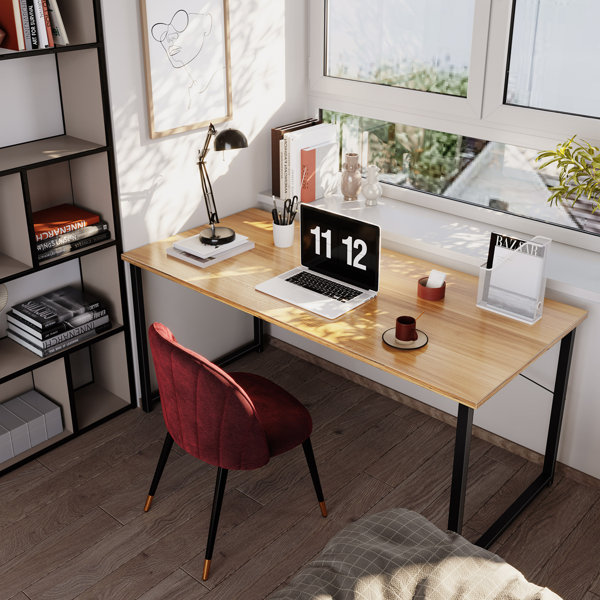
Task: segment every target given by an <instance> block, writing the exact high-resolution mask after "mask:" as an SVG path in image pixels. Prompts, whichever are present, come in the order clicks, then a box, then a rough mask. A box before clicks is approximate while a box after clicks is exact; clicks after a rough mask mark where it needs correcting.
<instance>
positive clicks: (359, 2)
mask: <svg viewBox="0 0 600 600" xmlns="http://www.w3.org/2000/svg"><path fill="white" fill-rule="evenodd" d="M474 3H475V0H452V1H451V2H449V1H448V0H371V1H370V2H364V0H328V1H327V4H326V23H327V46H326V47H327V58H326V68H325V74H326V75H329V76H331V77H339V78H343V79H352V80H357V81H366V82H372V83H380V84H384V85H391V86H398V87H403V88H409V89H414V90H422V91H428V92H438V93H442V94H449V95H453V96H462V97H466V95H467V83H468V73H469V59H470V52H471V36H472V28H473V13H474Z"/></svg>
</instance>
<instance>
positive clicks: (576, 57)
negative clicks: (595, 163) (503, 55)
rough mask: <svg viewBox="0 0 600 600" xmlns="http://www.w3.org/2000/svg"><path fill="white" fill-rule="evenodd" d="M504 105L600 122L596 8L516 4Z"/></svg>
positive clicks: (585, 0)
mask: <svg viewBox="0 0 600 600" xmlns="http://www.w3.org/2000/svg"><path fill="white" fill-rule="evenodd" d="M513 11H514V13H513V27H512V35H511V45H510V60H509V69H508V80H507V85H506V97H505V100H504V101H505V103H506V104H512V105H517V106H525V107H531V108H541V109H546V110H552V111H558V112H565V113H572V114H578V115H584V116H592V117H600V77H598V76H597V73H598V56H599V55H600V36H598V24H599V23H600V2H598V0H554V1H551V2H549V1H548V0H515V1H514V4H513Z"/></svg>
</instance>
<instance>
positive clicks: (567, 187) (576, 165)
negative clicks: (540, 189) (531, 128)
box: [536, 135, 600, 214]
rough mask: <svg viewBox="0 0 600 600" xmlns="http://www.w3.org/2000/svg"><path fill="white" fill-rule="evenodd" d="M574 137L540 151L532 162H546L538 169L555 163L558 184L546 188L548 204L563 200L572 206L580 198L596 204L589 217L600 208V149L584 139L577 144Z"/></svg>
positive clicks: (558, 202)
mask: <svg viewBox="0 0 600 600" xmlns="http://www.w3.org/2000/svg"><path fill="white" fill-rule="evenodd" d="M576 137H577V136H575V135H574V136H573V137H571V138H569V139H568V140H567V141H566V142H563V143H562V144H558V146H556V150H548V151H546V152H540V154H538V156H537V158H536V161H541V160H545V161H546V162H544V164H542V165H541V166H540V170H541V169H544V168H545V167H547V166H548V165H552V164H555V163H556V166H557V168H558V185H555V186H552V187H550V188H549V189H550V191H551V192H552V195H551V196H550V197H549V198H548V202H549V203H550V204H560V203H561V202H562V201H563V200H565V199H566V198H570V199H572V202H573V204H575V202H577V200H579V199H580V198H581V197H582V196H583V197H584V198H587V199H588V200H589V201H590V202H593V203H595V204H596V206H595V207H594V210H593V211H592V214H593V213H595V212H596V210H597V209H598V207H600V149H599V148H597V147H596V146H592V145H591V144H590V143H589V142H586V141H585V140H582V141H583V143H582V144H580V143H579V142H578V141H575V138H576ZM547 159H548V160H547Z"/></svg>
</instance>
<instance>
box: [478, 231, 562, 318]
mask: <svg viewBox="0 0 600 600" xmlns="http://www.w3.org/2000/svg"><path fill="white" fill-rule="evenodd" d="M551 242H552V240H550V239H549V238H546V237H542V236H536V237H534V238H532V239H531V240H529V241H527V242H525V243H523V244H522V245H521V246H519V247H518V248H515V249H509V248H497V249H496V256H495V258H494V264H493V266H492V267H491V268H488V267H487V263H486V264H483V265H481V267H480V268H479V285H478V289H477V306H479V307H480V308H483V309H485V310H489V311H492V312H495V313H498V314H501V315H504V316H506V317H510V318H511V319H516V320H518V321H522V322H524V323H528V324H533V323H535V322H536V321H538V320H539V319H541V317H542V312H543V309H544V294H545V291H546V262H547V257H548V252H549V250H550V244H551Z"/></svg>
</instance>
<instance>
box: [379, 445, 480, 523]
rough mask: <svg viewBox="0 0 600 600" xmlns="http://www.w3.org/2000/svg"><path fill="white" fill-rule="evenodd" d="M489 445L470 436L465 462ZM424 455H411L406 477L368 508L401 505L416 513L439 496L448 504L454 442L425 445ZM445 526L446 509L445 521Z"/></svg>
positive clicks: (471, 462)
mask: <svg viewBox="0 0 600 600" xmlns="http://www.w3.org/2000/svg"><path fill="white" fill-rule="evenodd" d="M488 449H489V444H487V443H486V442H483V441H482V440H477V439H474V440H473V441H472V442H471V453H470V455H469V464H470V465H472V464H474V463H475V462H477V461H478V460H479V458H481V456H483V455H484V454H485V452H487V450H488ZM425 452H426V453H427V459H426V460H425V461H423V460H422V458H423V453H422V452H421V453H418V454H417V455H415V466H414V468H411V469H410V470H409V471H408V472H407V473H406V478H405V479H403V480H402V481H400V483H398V484H397V485H395V486H394V489H393V491H392V492H390V493H389V494H388V495H387V496H386V497H385V498H383V500H381V501H380V502H378V503H377V504H376V505H375V506H374V507H373V509H372V510H371V511H370V512H371V513H373V512H380V511H383V510H387V509H388V508H394V507H398V506H402V507H404V508H408V509H410V510H414V511H415V512H418V513H425V512H426V510H427V507H428V506H430V505H431V504H433V503H434V502H436V500H438V499H442V501H443V502H445V503H446V507H447V506H448V503H449V500H450V495H449V493H448V491H447V490H448V486H449V484H450V481H451V478H452V459H453V456H454V442H453V441H448V442H447V443H446V445H445V446H443V447H442V448H441V449H439V450H437V451H435V452H432V451H431V450H430V449H428V448H427V449H426V450H425ZM446 526H447V513H446V525H444V527H443V528H444V529H445V528H446Z"/></svg>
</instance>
